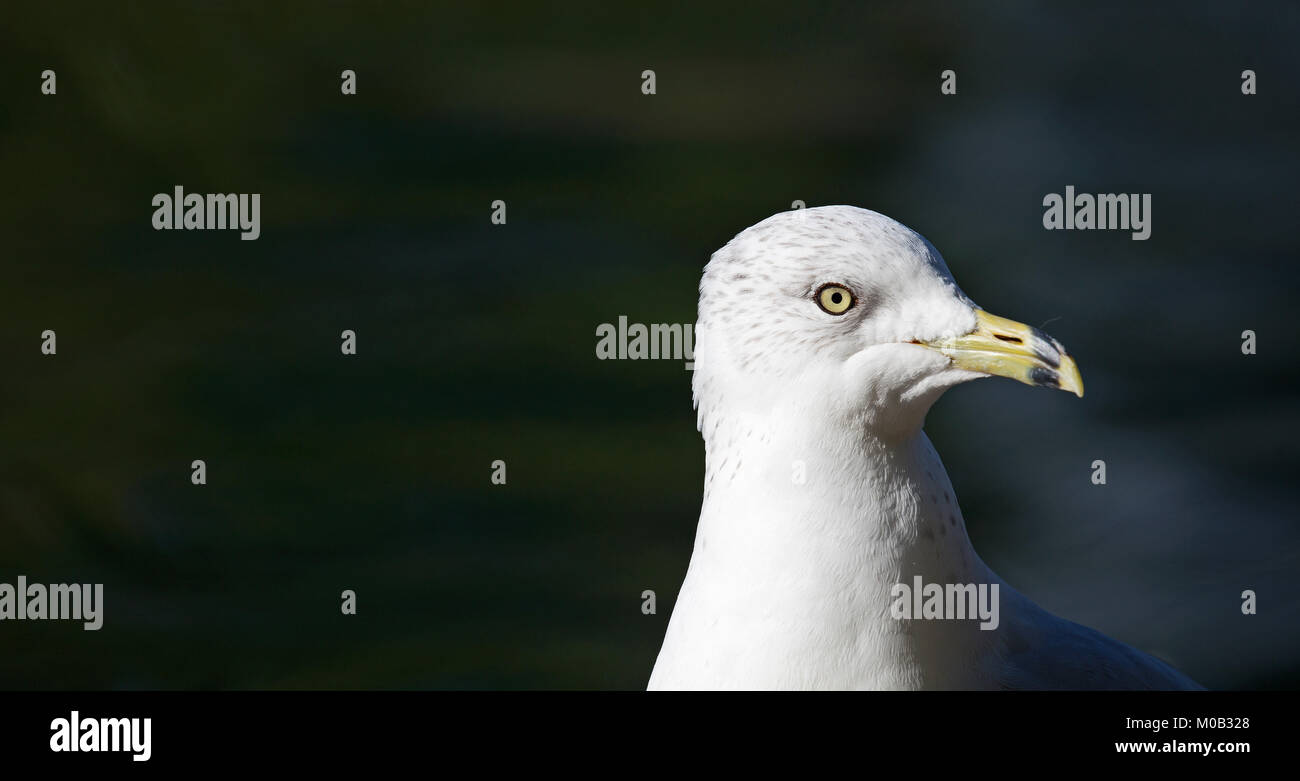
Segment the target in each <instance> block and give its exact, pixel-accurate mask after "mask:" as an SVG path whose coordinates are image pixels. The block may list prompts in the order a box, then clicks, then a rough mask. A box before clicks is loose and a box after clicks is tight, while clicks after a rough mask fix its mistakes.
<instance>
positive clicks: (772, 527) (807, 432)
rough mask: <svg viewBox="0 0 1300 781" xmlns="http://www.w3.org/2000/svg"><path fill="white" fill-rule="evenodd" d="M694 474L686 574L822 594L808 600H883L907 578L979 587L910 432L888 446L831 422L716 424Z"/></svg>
mask: <svg viewBox="0 0 1300 781" xmlns="http://www.w3.org/2000/svg"><path fill="white" fill-rule="evenodd" d="M705 467H706V470H705V472H706V481H705V482H706V484H705V497H704V504H703V507H702V510H701V514H700V525H699V530H698V533H697V540H696V550H695V557H696V558H698V559H700V561H699V562H696V560H695V559H692V567H696V566H707V567H716V568H733V569H735V570H737V571H740V572H749V573H754V574H755V575H757V574H758V573H766V575H765V576H764V577H763V578H762V580H764V581H765V582H769V583H782V582H785V583H788V582H790V580H791V579H793V580H795V581H797V582H801V583H804V584H807V585H808V586H809V587H810V590H812V589H813V587H815V586H820V587H822V588H824V589H825V591H826V593H825V594H822V595H814V594H811V593H810V594H809V596H810V598H820V597H828V598H829V597H832V596H833V595H834V594H837V593H844V592H843V590H844V589H869V590H871V592H872V593H877V594H879V593H880V592H881V590H882V589H883V591H884V593H886V594H887V593H888V589H889V587H890V586H892V585H894V584H895V583H898V582H906V583H908V584H909V585H910V584H911V583H912V582H913V578H914V577H915V576H921V577H922V578H923V579H924V580H925V582H927V583H931V582H935V583H966V582H974V581H977V580H978V581H981V582H985V581H987V579H988V576H987V570H986V568H985V567H984V565H983V562H982V561H980V559H979V557H978V556H977V555H976V554H975V552H974V550H973V548H972V547H971V544H970V540H969V538H968V537H967V534H966V526H965V521H964V520H963V518H962V514H961V509H960V507H959V506H958V504H957V498H956V496H955V494H954V492H953V488H952V484H951V483H950V482H949V480H948V475H947V473H946V472H945V470H944V468H943V464H942V462H941V461H940V460H939V456H938V454H937V453H936V452H935V450H934V448H933V446H931V444H930V441H929V439H928V438H927V437H926V436H925V434H924V433H923V432H921V431H920V430H919V429H918V430H916V431H914V432H913V433H912V434H911V435H909V436H906V437H904V438H902V439H893V438H881V437H879V436H876V435H874V434H872V433H869V432H867V431H865V430H863V429H861V428H859V429H856V430H855V429H854V428H853V427H852V426H846V425H844V424H843V422H842V421H829V420H825V421H821V422H820V423H818V422H815V421H814V422H813V423H812V424H811V425H809V424H808V419H807V418H803V419H802V421H801V425H800V426H798V427H794V426H789V427H782V426H780V425H772V424H770V423H768V422H766V421H762V420H759V419H748V420H746V419H744V418H736V419H731V420H725V421H719V422H718V423H717V425H716V427H715V428H714V430H713V431H712V432H709V433H708V435H707V436H706V446H705ZM884 599H887V597H882V600H884ZM882 604H885V603H884V602H882Z"/></svg>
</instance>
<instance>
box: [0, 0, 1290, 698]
mask: <svg viewBox="0 0 1300 781" xmlns="http://www.w3.org/2000/svg"><path fill="white" fill-rule="evenodd" d="M274 5H275V7H274V8H270V7H261V6H257V5H253V4H248V5H247V6H236V5H232V4H224V3H198V2H190V3H181V4H169V5H167V6H163V5H157V6H147V5H138V4H121V5H120V7H119V6H118V4H113V5H112V7H104V6H101V5H92V4H89V3H87V4H84V5H80V6H69V5H62V6H60V5H50V4H22V5H15V6H12V7H10V8H8V9H6V17H7V21H6V24H5V25H4V27H3V29H0V76H3V79H4V83H5V85H6V87H5V93H4V98H3V100H0V170H2V171H3V186H2V187H0V242H2V246H3V250H0V258H2V260H0V263H2V264H3V266H2V270H3V277H2V279H3V281H2V282H0V356H3V360H4V366H5V367H6V369H5V373H4V381H3V382H0V582H9V583H13V582H15V579H16V578H17V576H18V575H20V574H23V575H26V576H27V577H28V578H29V580H31V581H34V582H44V583H51V582H100V583H104V584H105V590H106V603H107V604H106V616H105V627H104V629H103V630H101V631H99V632H85V631H82V630H81V628H80V625H79V624H77V623H75V622H50V621H46V622H33V621H26V622H18V621H6V622H4V623H3V624H0V649H2V650H0V687H3V688H78V687H88V688H162V689H188V688H238V689H244V688H569V687H576V688H639V687H642V686H644V684H645V682H646V680H647V678H648V676H649V673H650V669H651V666H652V664H653V661H654V658H655V655H656V653H657V651H658V648H659V643H660V640H661V639H662V636H663V631H664V628H665V626H666V623H667V619H668V616H669V614H670V612H671V607H672V601H673V598H674V596H675V594H676V591H677V588H678V586H679V585H680V582H681V578H682V576H683V575H684V573H685V568H686V564H687V561H688V558H689V555H690V551H691V542H692V539H693V533H694V526H695V520H696V517H697V513H698V510H699V502H700V487H701V482H702V469H703V457H702V447H701V443H700V441H699V438H698V435H697V433H696V432H695V419H694V413H693V411H692V408H691V395H690V373H689V372H687V371H684V370H683V367H682V364H681V363H680V362H679V361H671V360H668V361H599V360H596V358H595V350H594V348H595V343H596V338H595V328H596V326H597V325H598V324H600V323H605V322H611V323H612V322H616V321H617V318H618V316H619V315H626V316H628V317H629V319H630V320H632V321H639V322H645V323H652V322H666V323H674V322H693V320H694V313H695V296H696V285H697V284H698V280H699V273H700V269H701V268H702V266H703V264H704V263H705V262H706V261H707V259H708V257H709V254H710V253H711V252H712V251H713V250H714V249H716V248H718V247H720V246H721V245H722V244H723V243H725V242H726V241H727V240H728V239H729V238H730V237H731V236H732V235H734V234H735V233H737V232H738V231H740V230H741V229H743V228H745V227H746V226H748V225H750V224H752V223H754V222H757V221H758V220H760V219H763V218H764V217H767V216H768V215H770V214H772V213H774V212H776V211H780V210H784V209H788V208H790V205H791V202H792V201H793V200H795V199H801V200H804V201H805V202H807V204H808V205H810V206H812V205H822V204H834V203H849V204H854V205H858V206H864V207H867V208H872V209H875V210H877V211H881V212H884V213H886V214H888V215H890V216H892V217H894V218H896V219H899V220H900V221H902V222H904V223H906V224H908V225H910V226H911V227H913V228H915V229H917V230H918V231H920V232H921V233H923V234H924V235H926V236H927V237H928V238H929V239H930V240H931V241H932V242H933V243H934V244H935V246H937V247H938V248H939V249H940V251H941V252H943V254H944V255H945V257H946V258H947V261H948V264H949V266H950V268H951V269H952V270H953V273H954V274H955V276H956V277H957V279H958V281H959V282H960V283H961V284H962V286H963V287H964V289H965V290H966V292H967V293H969V294H970V295H971V296H972V297H973V298H974V299H975V300H976V301H978V302H980V303H981V304H982V305H983V306H986V307H988V308H989V309H990V310H991V311H994V312H997V313H999V314H1003V315H1007V316H1010V317H1015V318H1017V319H1020V320H1024V321H1026V322H1030V323H1033V324H1036V325H1038V324H1041V325H1044V326H1045V327H1046V330H1048V331H1049V332H1050V333H1052V334H1053V335H1055V336H1056V337H1058V338H1059V339H1060V340H1061V341H1062V342H1063V343H1064V344H1066V345H1067V346H1068V347H1069V348H1070V350H1071V352H1072V353H1074V354H1075V355H1076V356H1077V357H1078V360H1079V363H1080V366H1081V368H1082V370H1083V374H1084V377H1085V380H1086V382H1087V387H1088V396H1087V397H1085V398H1084V399H1083V400H1082V401H1081V402H1080V401H1077V400H1074V399H1072V398H1070V397H1068V396H1067V395H1065V394H1049V393H1044V392H1041V391H1038V392H1036V391H1034V390H1033V389H1030V388H1026V387H1022V386H1019V385H1015V384H1014V383H1010V382H1004V381H992V380H989V381H984V382H980V383H975V384H972V385H969V386H965V387H962V388H959V389H956V390H955V391H953V392H952V393H950V394H948V396H947V397H946V398H945V399H943V400H942V401H941V402H940V403H939V404H938V405H937V406H936V408H935V410H934V412H933V413H932V414H931V416H930V422H929V424H928V430H929V432H930V436H931V438H932V439H933V441H934V442H935V445H936V447H937V448H938V449H939V451H940V453H941V454H942V455H943V456H944V459H945V462H946V464H947V466H948V470H949V472H950V474H951V476H952V478H953V481H954V484H955V486H956V489H957V492H958V496H959V497H960V499H961V502H962V506H963V508H964V510H965V514H966V517H967V520H968V523H969V526H970V529H971V533H972V536H973V538H974V540H975V543H976V546H977V548H978V549H979V550H980V552H981V554H982V555H983V557H984V558H985V559H986V560H987V561H988V562H989V563H990V565H992V566H993V567H994V569H995V570H997V571H999V572H1000V573H1001V574H1002V575H1003V576H1004V577H1005V578H1007V579H1008V580H1009V581H1010V582H1011V583H1012V584H1013V585H1015V586H1017V587H1018V588H1019V589H1020V590H1022V591H1024V592H1025V593H1026V594H1028V595H1029V596H1030V597H1032V598H1034V599H1036V600H1037V601H1039V602H1040V603H1041V604H1043V605H1044V607H1047V608H1049V609H1052V610H1054V611H1056V612H1058V613H1061V614H1063V615H1065V616H1067V617H1069V618H1071V619H1074V620H1077V621H1081V622H1084V623H1087V624H1089V625H1092V626H1094V627H1096V628H1098V629H1101V630H1103V631H1106V632H1108V633H1110V634H1112V635H1115V636H1117V637H1119V638H1120V639H1122V640H1125V641H1127V642H1129V643H1132V644H1134V645H1136V646H1138V647H1140V648H1143V649H1145V650H1148V651H1152V652H1154V653H1157V654H1159V655H1161V656H1163V657H1165V658H1167V659H1169V660H1171V661H1172V662H1174V663H1175V664H1177V665H1178V666H1180V667H1182V668H1183V669H1184V670H1185V671H1186V672H1188V673H1189V674H1190V675H1192V676H1193V677H1195V678H1197V679H1198V680H1200V681H1201V682H1202V683H1204V684H1206V685H1209V686H1211V687H1234V688H1253V687H1258V688H1275V687H1294V686H1296V684H1297V683H1298V682H1300V621H1298V620H1297V619H1298V618H1300V615H1298V609H1297V605H1300V599H1298V598H1300V587H1297V585H1296V582H1295V578H1294V574H1293V573H1294V572H1295V571H1296V570H1297V564H1300V562H1298V561H1297V559H1298V556H1297V552H1298V551H1300V523H1298V521H1297V513H1296V509H1295V487H1294V486H1295V483H1294V481H1295V477H1296V474H1297V467H1298V466H1300V447H1298V446H1297V444H1296V443H1297V439H1296V437H1297V434H1298V433H1300V426H1298V425H1297V424H1298V423H1300V411H1298V408H1297V405H1296V395H1297V391H1296V387H1297V380H1298V379H1300V377H1298V376H1297V369H1296V361H1295V356H1296V354H1297V349H1298V348H1300V344H1298V343H1297V342H1298V341H1300V340H1298V339H1297V329H1296V326H1295V322H1294V315H1293V307H1294V302H1295V295H1296V292H1297V282H1300V278H1298V272H1297V269H1296V261H1297V253H1296V233H1295V214H1294V210H1295V204H1296V198H1295V193H1294V187H1295V183H1296V181H1297V173H1300V170H1298V169H1300V163H1298V159H1297V154H1296V148H1295V142H1296V138H1297V131H1298V130H1300V111H1298V106H1297V97H1296V95H1297V93H1296V89H1295V83H1296V77H1297V75H1298V69H1297V65H1298V62H1297V61H1298V59H1300V57H1298V55H1297V50H1296V47H1295V46H1294V41H1295V39H1296V34H1297V32H1300V30H1298V29H1297V28H1298V25H1297V22H1298V21H1300V12H1298V11H1297V8H1296V6H1294V5H1287V4H1259V3H1247V4H1223V3H1209V2H1203V3H1190V4H1180V5H1179V6H1166V7H1164V8H1161V9H1142V8H1134V7H1131V4H1128V3H1120V2H1102V3H1093V4H1086V5H1077V4H1076V5H1072V6H1070V7H1059V6H1058V7H1051V6H1047V5H1040V4H1033V3H1006V4H997V7H996V8H991V7H988V6H989V5H990V4H981V3H974V2H970V3H956V4H947V3H945V4H930V3H901V2H900V3H887V4H878V5H866V4H856V3H855V4H846V5H828V6H815V7H806V6H803V5H801V4H794V3H754V2H745V3H740V2H736V3H710V4H707V5H700V4H692V5H690V6H689V7H680V8H679V7H667V6H663V5H661V4H641V5H639V6H628V7H624V8H616V7H611V6H610V5H609V4H605V3H589V4H582V5H579V4H574V5H569V6H566V7H564V8H562V9H561V8H547V7H543V6H540V5H538V6H533V5H522V4H516V3H510V2H505V3H492V4H465V5H463V6H451V5H444V4H397V3H384V4H364V3H348V4H340V3H310V4H307V3H294V4H279V3H277V4H274ZM46 68H51V69H54V70H55V71H57V74H58V76H57V79H58V81H57V84H58V94H57V96H54V97H49V96H44V95H41V94H40V90H39V86H40V77H39V74H40V72H41V71H42V70H44V69H46ZM345 68H351V69H353V70H355V71H356V73H357V76H358V82H357V83H358V94H357V95H355V96H350V97H345V96H343V95H341V94H340V90H339V84H340V80H339V73H340V71H341V70H343V69H345ZM647 68H651V69H654V70H655V71H656V75H657V91H658V94H656V95H654V96H646V95H643V94H642V92H641V90H640V86H641V77H640V74H641V72H642V71H643V70H644V69H647ZM946 68H952V69H954V70H956V71H957V74H958V94H957V95H955V96H942V95H940V92H939V73H940V71H942V70H943V69H946ZM1244 68H1253V69H1255V70H1256V71H1257V73H1258V83H1259V94H1258V95H1255V96H1250V97H1247V96H1243V95H1242V94H1241V92H1240V72H1241V71H1242V70H1243V69H1244ZM175 185H182V186H184V187H185V189H186V191H187V192H200V193H204V192H259V193H261V194H262V235H261V238H260V239H259V240H258V241H252V242H246V241H240V240H239V239H238V236H237V234H236V233H234V232H221V231H212V232H184V231H171V232H166V231H163V232H155V231H154V230H152V228H151V225H150V217H151V215H152V212H153V209H152V207H151V205H150V200H151V198H152V196H153V194H155V193H158V192H171V189H172V187H174V186H175ZM1066 185H1075V186H1076V188H1078V189H1079V190H1080V191H1083V192H1094V193H1095V192H1139V193H1152V195H1153V201H1154V203H1153V223H1152V224H1153V230H1152V237H1151V239H1150V240H1148V241H1145V242H1135V241H1131V240H1130V239H1129V238H1128V235H1127V233H1123V232H1091V233H1088V232H1073V231H1072V232H1048V231H1044V230H1043V229H1042V227H1041V219H1042V205H1041V203H1042V198H1043V195H1044V194H1046V193H1048V192H1063V190H1064V187H1065V186H1066ZM496 199H502V200H504V201H506V203H507V207H508V223H507V224H506V225H504V226H494V225H492V224H491V223H490V221H489V216H490V203H491V202H492V201H493V200H496ZM47 328H49V329H55V330H57V332H58V347H59V352H58V355H57V357H53V358H50V357H43V356H42V355H41V354H40V351H39V345H40V337H39V335H40V333H41V331H43V330H44V329H47ZM1247 328H1250V329H1254V330H1256V331H1257V333H1258V334H1259V336H1258V343H1259V354H1258V355H1255V356H1251V357H1245V356H1242V355H1241V353H1240V350H1239V344H1240V333H1241V332H1242V330H1244V329H1247ZM343 329H353V330H355V331H356V332H357V334H358V345H359V355H357V356H356V357H352V358H345V357H343V356H341V355H340V352H339V333H340V331H342V330H343ZM196 458H202V459H205V460H206V461H207V463H208V481H209V484H208V485H207V486H205V487H194V486H191V485H190V481H189V477H190V470H189V464H190V462H191V461H192V460H193V459H196ZM498 458H499V459H504V460H505V461H506V462H507V464H508V480H509V481H508V484H507V485H506V486H493V485H492V484H491V483H490V481H489V477H490V474H491V469H490V464H491V462H492V461H493V460H494V459H498ZM1096 458H1103V459H1106V460H1107V463H1108V477H1109V484H1108V485H1107V486H1106V487H1105V488H1098V487H1096V486H1093V485H1091V483H1090V481H1089V477H1090V474H1091V470H1090V464H1091V463H1092V461H1093V460H1094V459H1096ZM1246 588H1253V589H1255V590H1257V591H1258V593H1259V605H1260V612H1259V615H1256V616H1242V615H1241V613H1240V609H1239V605H1240V592H1241V591H1242V590H1243V589H1246ZM343 589H354V590H356V592H357V594H358V609H359V613H358V615H356V616H353V617H344V616H341V615H340V612H339V593H340V591H342V590H343ZM643 589H654V590H656V592H657V593H658V596H659V599H658V613H657V614H656V615H652V616H646V615H642V613H641V610H640V606H641V599H640V594H641V592H642V590H643Z"/></svg>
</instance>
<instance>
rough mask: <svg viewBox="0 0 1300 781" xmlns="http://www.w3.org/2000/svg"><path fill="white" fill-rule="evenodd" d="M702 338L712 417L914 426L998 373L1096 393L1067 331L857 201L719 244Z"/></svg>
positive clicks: (707, 276) (705, 420)
mask: <svg viewBox="0 0 1300 781" xmlns="http://www.w3.org/2000/svg"><path fill="white" fill-rule="evenodd" d="M696 339H697V344H696V350H695V376H694V391H695V403H696V406H697V408H698V410H699V416H700V427H701V430H705V427H706V426H708V425H709V421H710V420H720V419H724V418H727V417H732V416H760V417H770V416H773V415H777V414H782V415H794V416H795V419H802V420H807V419H808V418H809V416H816V417H820V418H822V419H824V420H828V421H832V422H834V423H835V424H836V425H845V424H850V425H860V426H863V427H865V428H867V429H869V430H871V431H873V432H874V433H877V434H880V435H892V436H902V435H907V434H910V433H914V432H915V431H917V430H919V429H920V427H921V424H922V423H923V422H924V418H925V413H926V412H927V411H928V410H929V408H930V405H932V404H933V403H934V401H935V400H936V399H937V398H938V397H939V396H940V395H941V394H942V393H943V391H945V390H947V389H948V388H950V387H952V386H954V385H957V384H959V383H962V382H966V381H968V380H972V379H976V378H979V377H988V376H1001V377H1008V378H1011V379H1014V380H1018V381H1020V382H1023V383H1026V384H1029V385H1035V386H1040V387H1047V388H1060V389H1062V390H1067V391H1070V392H1072V393H1075V394H1077V395H1079V396H1082V395H1083V381H1082V379H1081V378H1080V376H1079V370H1078V367H1077V366H1076V364H1075V362H1074V359H1073V358H1071V357H1070V356H1069V355H1068V354H1067V353H1066V352H1065V349H1064V348H1063V347H1061V345H1060V343H1059V342H1057V341H1056V340H1055V339H1053V338H1052V337H1050V336H1048V335H1047V334H1045V333H1043V332H1042V331H1040V330H1038V329H1037V328H1033V327H1031V326H1028V325H1024V324H1022V323H1018V322H1016V321H1014V320H1008V319H1005V318H1001V317H997V316H994V315H991V314H989V313H987V312H985V311H984V310H983V309H981V308H980V307H978V306H977V305H976V304H975V303H974V302H973V301H971V299H970V298H969V297H968V296H966V294H965V293H963V292H962V291H961V288H959V287H958V286H957V283H956V282H955V281H954V280H953V277H952V274H951V273H950V272H949V271H948V267H947V265H946V264H945V263H944V260H943V257H942V256H941V255H940V254H939V251H938V250H936V249H935V248H934V247H933V246H932V245H931V244H930V242H928V241H926V240H925V238H924V237H922V236H921V235H920V234H918V233H916V232H915V231H913V230H911V229H909V228H907V227H906V226H904V225H902V224H900V223H898V222H896V221H894V220H892V219H890V218H888V217H886V216H884V215H882V214H878V213H876V212H873V211H868V210H866V209H859V208H855V207H851V206H824V207H818V208H811V209H799V210H794V211H790V212H782V213H780V214H777V215H775V216H773V217H769V218H768V219H766V220H763V221H762V222H760V223H758V224H757V225H754V226H752V227H750V228H747V229H745V230H744V231H742V232H741V233H740V234H738V235H737V236H736V237H735V238H734V239H732V240H731V241H730V242H728V243H727V245H726V246H725V247H723V248H722V249H720V250H718V251H717V252H716V253H714V255H713V257H712V259H711V260H710V261H709V263H708V265H707V266H706V267H705V269H704V275H703V277H702V279H701V281H700V302H699V316H698V321H697V325H696ZM706 435H707V432H706Z"/></svg>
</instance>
